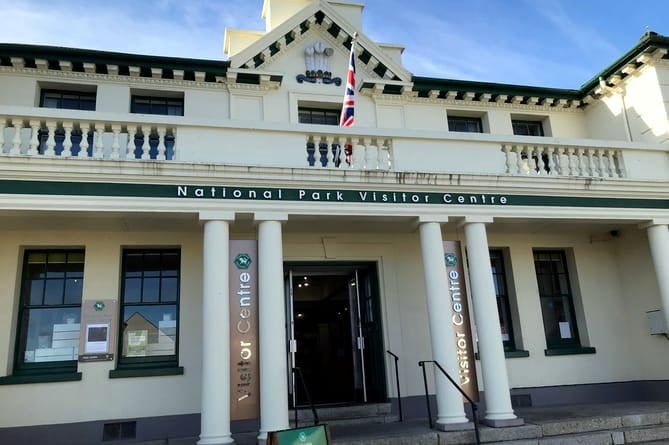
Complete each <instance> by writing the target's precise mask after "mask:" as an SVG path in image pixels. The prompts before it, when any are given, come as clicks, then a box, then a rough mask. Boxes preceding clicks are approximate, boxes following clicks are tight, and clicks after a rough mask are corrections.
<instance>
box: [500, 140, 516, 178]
mask: <svg viewBox="0 0 669 445" xmlns="http://www.w3.org/2000/svg"><path fill="white" fill-rule="evenodd" d="M502 151H504V156H505V158H506V174H507V175H510V174H512V173H513V158H512V156H511V145H510V144H504V145H502Z"/></svg>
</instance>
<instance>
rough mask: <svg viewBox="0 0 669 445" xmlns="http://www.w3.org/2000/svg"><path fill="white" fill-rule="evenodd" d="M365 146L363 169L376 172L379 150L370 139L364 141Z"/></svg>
mask: <svg viewBox="0 0 669 445" xmlns="http://www.w3.org/2000/svg"><path fill="white" fill-rule="evenodd" d="M365 145H367V149H366V151H365V169H366V170H376V169H377V168H378V167H379V165H378V159H379V148H378V147H377V146H376V144H375V143H374V141H372V140H371V139H366V140H365Z"/></svg>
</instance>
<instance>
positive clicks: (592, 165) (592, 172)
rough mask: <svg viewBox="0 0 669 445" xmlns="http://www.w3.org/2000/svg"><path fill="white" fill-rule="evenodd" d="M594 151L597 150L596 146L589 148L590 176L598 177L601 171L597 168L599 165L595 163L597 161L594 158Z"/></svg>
mask: <svg viewBox="0 0 669 445" xmlns="http://www.w3.org/2000/svg"><path fill="white" fill-rule="evenodd" d="M594 151H595V149H594V148H588V167H590V176H591V177H593V178H596V177H598V176H599V171H598V170H597V166H596V165H595V162H594V161H593V159H592V155H593V152H594Z"/></svg>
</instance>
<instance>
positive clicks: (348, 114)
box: [339, 40, 355, 127]
mask: <svg viewBox="0 0 669 445" xmlns="http://www.w3.org/2000/svg"><path fill="white" fill-rule="evenodd" d="M354 48H355V40H353V41H352V42H351V56H350V57H349V61H348V75H347V76H346V93H345V94H344V106H343V107H342V109H341V119H340V121H339V126H340V127H352V126H353V124H354V123H355V51H354V50H353V49H354Z"/></svg>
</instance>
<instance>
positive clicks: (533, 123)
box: [511, 119, 546, 137]
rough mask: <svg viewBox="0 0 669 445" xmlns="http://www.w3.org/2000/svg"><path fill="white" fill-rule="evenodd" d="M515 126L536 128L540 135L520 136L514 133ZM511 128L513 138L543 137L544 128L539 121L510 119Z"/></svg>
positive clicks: (544, 134) (520, 134) (544, 133)
mask: <svg viewBox="0 0 669 445" xmlns="http://www.w3.org/2000/svg"><path fill="white" fill-rule="evenodd" d="M516 125H525V126H527V128H529V127H530V126H536V128H538V129H539V133H540V134H529V133H530V132H528V134H522V133H517V132H516ZM511 127H512V129H513V134H514V136H533V137H545V136H546V129H545V128H544V123H543V121H542V120H540V119H511Z"/></svg>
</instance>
